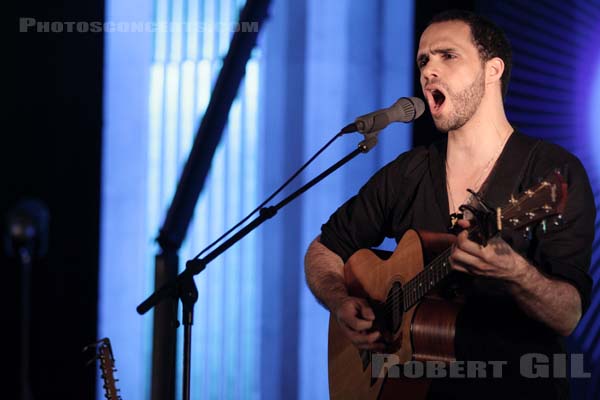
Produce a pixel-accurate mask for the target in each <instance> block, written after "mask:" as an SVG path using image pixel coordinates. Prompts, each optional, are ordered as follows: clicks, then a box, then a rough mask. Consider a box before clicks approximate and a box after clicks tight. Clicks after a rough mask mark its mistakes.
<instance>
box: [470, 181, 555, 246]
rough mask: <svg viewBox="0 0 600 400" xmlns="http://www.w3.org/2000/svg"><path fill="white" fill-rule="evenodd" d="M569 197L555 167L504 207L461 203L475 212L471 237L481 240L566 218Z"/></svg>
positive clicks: (483, 242)
mask: <svg viewBox="0 0 600 400" xmlns="http://www.w3.org/2000/svg"><path fill="white" fill-rule="evenodd" d="M566 201H567V184H566V182H565V180H564V178H563V177H562V175H561V174H560V173H559V172H558V171H555V172H553V173H552V174H551V175H549V176H548V177H546V178H545V179H544V180H542V181H541V182H540V183H538V184H537V185H535V186H533V187H531V188H529V189H527V190H525V191H524V192H522V193H521V194H520V195H519V196H518V197H516V198H515V197H514V196H513V197H511V199H510V200H509V201H508V203H506V204H505V205H504V206H503V207H498V208H496V209H495V210H484V211H482V210H479V209H476V208H474V207H471V206H461V210H462V209H467V210H469V211H470V212H471V213H472V214H473V221H472V225H473V226H474V227H475V229H473V230H472V231H471V234H470V237H471V239H472V240H476V241H478V242H479V243H481V244H484V245H485V244H486V243H487V241H488V240H489V238H491V237H492V236H494V235H496V234H497V233H499V232H502V231H503V230H507V229H510V230H513V231H518V230H522V229H526V230H530V229H531V226H533V225H536V224H538V223H542V224H543V226H544V227H545V226H546V223H547V221H548V220H549V219H550V218H553V217H556V218H562V213H563V212H564V209H565V205H566Z"/></svg>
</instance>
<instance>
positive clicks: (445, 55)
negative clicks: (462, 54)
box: [442, 53, 456, 60]
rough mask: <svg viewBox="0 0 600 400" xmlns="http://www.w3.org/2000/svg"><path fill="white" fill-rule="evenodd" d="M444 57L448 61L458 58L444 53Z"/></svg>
mask: <svg viewBox="0 0 600 400" xmlns="http://www.w3.org/2000/svg"><path fill="white" fill-rule="evenodd" d="M442 57H444V59H446V60H450V59H452V58H456V56H455V55H454V54H451V53H444V55H443V56H442Z"/></svg>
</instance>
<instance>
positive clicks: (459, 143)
mask: <svg viewBox="0 0 600 400" xmlns="http://www.w3.org/2000/svg"><path fill="white" fill-rule="evenodd" d="M490 103H495V104H490ZM512 131H513V127H512V126H511V125H510V123H509V122H508V120H507V118H506V114H505V113H504V106H503V104H502V100H501V99H497V100H490V99H486V97H485V96H484V98H483V99H482V102H481V104H480V107H479V108H478V110H477V112H476V113H475V114H474V115H473V117H472V118H471V119H470V120H469V121H468V122H467V123H466V124H465V125H463V126H462V127H460V128H459V129H456V130H454V131H449V132H448V149H447V154H446V157H447V160H448V163H450V164H462V163H464V162H468V163H469V164H470V165H474V166H482V165H484V164H486V163H487V162H488V161H489V160H490V158H492V157H494V156H495V155H496V153H497V152H498V150H499V148H500V147H501V146H502V145H503V144H504V143H506V140H507V139H508V137H509V136H510V134H511V133H512Z"/></svg>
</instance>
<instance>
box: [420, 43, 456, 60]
mask: <svg viewBox="0 0 600 400" xmlns="http://www.w3.org/2000/svg"><path fill="white" fill-rule="evenodd" d="M456 51H457V49H456V48H455V47H444V48H440V49H433V50H431V52H430V53H431V54H446V53H452V52H456ZM428 57H429V56H428V55H427V53H421V54H419V55H418V56H417V64H419V63H420V62H421V61H423V60H426V59H427V58H428Z"/></svg>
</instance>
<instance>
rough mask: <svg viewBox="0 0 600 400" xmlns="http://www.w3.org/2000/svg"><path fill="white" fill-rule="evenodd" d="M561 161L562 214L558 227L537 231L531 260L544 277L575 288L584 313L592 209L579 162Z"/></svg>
mask: <svg viewBox="0 0 600 400" xmlns="http://www.w3.org/2000/svg"><path fill="white" fill-rule="evenodd" d="M550 158H553V157H550ZM560 158H561V157H558V159H560ZM562 158H563V159H564V160H565V163H564V165H566V166H567V171H566V173H565V178H566V180H567V200H566V205H565V211H564V213H563V215H562V221H561V222H560V223H559V224H558V225H555V224H554V223H550V224H549V225H548V229H547V232H546V233H544V232H542V231H541V230H540V229H538V235H536V236H537V237H538V240H539V244H538V246H537V247H536V249H535V256H534V259H535V261H536V263H537V264H538V265H539V266H540V267H541V268H542V270H543V271H544V272H545V273H547V274H549V275H551V276H553V277H557V278H560V279H563V280H565V281H567V282H569V283H571V284H572V285H573V286H575V288H576V289H577V290H578V292H579V295H580V297H581V306H582V311H583V312H585V310H587V308H588V307H589V305H590V296H591V290H592V279H591V277H590V275H589V272H588V271H589V267H590V263H591V257H592V244H593V241H594V230H595V229H594V228H595V220H596V206H595V201H594V196H593V193H592V190H591V186H590V183H589V179H588V176H587V174H586V172H585V169H584V168H583V165H582V164H581V162H580V161H579V160H578V159H577V158H576V157H575V156H572V155H568V156H567V157H562ZM555 160H556V159H555Z"/></svg>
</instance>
